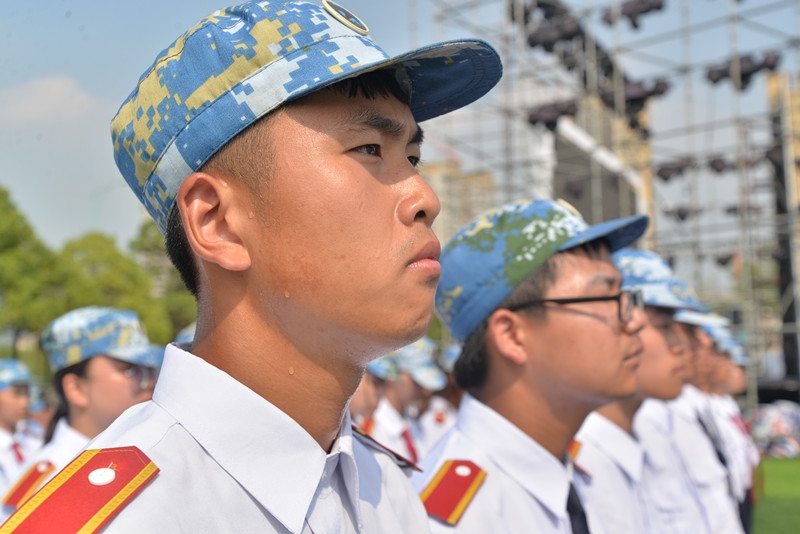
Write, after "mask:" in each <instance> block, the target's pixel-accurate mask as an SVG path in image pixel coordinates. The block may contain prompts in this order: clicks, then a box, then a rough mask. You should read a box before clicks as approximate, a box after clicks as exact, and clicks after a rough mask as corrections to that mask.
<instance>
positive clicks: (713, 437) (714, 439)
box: [697, 415, 728, 470]
mask: <svg viewBox="0 0 800 534" xmlns="http://www.w3.org/2000/svg"><path fill="white" fill-rule="evenodd" d="M697 422H698V423H700V428H702V429H703V432H705V434H706V436H708V439H709V441H711V445H712V446H713V447H714V452H715V453H717V459H718V460H719V463H721V464H722V467H725V468H726V470H727V467H728V459H727V458H726V457H725V453H724V452H723V451H722V444H721V443H720V441H719V435H717V433H716V432H711V429H709V428H708V425H706V423H705V422H704V421H703V418H702V417H700V416H699V415H698V416H697Z"/></svg>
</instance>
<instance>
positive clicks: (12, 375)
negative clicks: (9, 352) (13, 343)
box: [0, 358, 33, 391]
mask: <svg viewBox="0 0 800 534" xmlns="http://www.w3.org/2000/svg"><path fill="white" fill-rule="evenodd" d="M32 381H33V376H32V375H31V371H30V369H28V366H27V365H25V363H23V362H21V361H19V360H15V359H13V358H3V359H1V360H0V391H2V390H4V389H8V388H9V387H11V386H13V385H14V384H26V385H29V386H30V385H31V383H32Z"/></svg>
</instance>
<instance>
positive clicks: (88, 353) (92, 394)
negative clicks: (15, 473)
mask: <svg viewBox="0 0 800 534" xmlns="http://www.w3.org/2000/svg"><path fill="white" fill-rule="evenodd" d="M41 344H42V349H43V350H44V351H45V353H47V356H48V361H49V363H50V369H51V370H52V372H53V387H54V390H55V393H56V395H57V396H58V406H57V407H56V409H55V413H54V414H53V417H52V419H51V420H50V424H49V425H48V427H47V431H46V433H45V443H44V446H43V447H42V448H41V449H40V450H39V451H38V452H37V453H36V454H35V455H33V456H32V457H31V458H30V461H29V462H28V463H27V467H26V468H25V469H23V471H22V472H23V475H22V476H21V477H20V478H19V479H18V480H17V481H16V482H15V483H14V484H12V486H11V488H10V489H9V491H8V493H7V494H6V495H5V497H4V499H3V506H4V512H5V513H6V514H8V512H10V511H13V510H14V509H16V508H17V507H19V505H20V504H22V502H23V501H24V500H26V498H27V497H28V496H30V495H31V494H33V492H34V491H36V490H37V489H38V488H39V487H41V486H42V485H43V484H44V483H45V482H46V481H47V480H49V479H50V478H52V477H53V476H55V475H56V474H57V473H58V472H59V471H60V470H61V469H62V468H64V467H65V466H66V465H67V464H68V463H69V462H70V460H72V458H73V457H75V455H77V454H78V453H79V452H80V451H81V449H83V447H84V446H86V444H87V443H88V442H89V441H90V440H91V439H92V438H94V437H95V436H97V435H98V434H99V433H100V432H102V431H103V430H105V429H106V428H107V427H108V426H109V425H110V424H111V423H112V422H113V421H114V420H115V419H116V418H117V417H119V416H120V415H121V414H122V412H124V411H125V410H126V409H128V408H129V407H131V406H133V405H134V404H137V403H140V402H144V401H147V400H150V398H151V397H152V396H153V387H154V386H155V381H156V374H157V373H158V368H159V367H160V365H161V360H162V358H163V356H164V347H163V346H162V345H154V344H151V343H150V341H149V340H148V338H147V336H146V334H145V332H144V328H143V326H142V324H141V323H140V321H139V317H138V316H137V315H136V313H135V312H132V311H129V310H120V309H114V308H106V307H97V306H89V307H85V308H79V309H76V310H72V311H70V312H68V313H66V314H64V315H62V316H61V317H59V318H57V319H55V320H54V321H52V322H51V323H50V324H49V325H48V326H47V328H46V329H45V331H44V333H43V334H42V340H41Z"/></svg>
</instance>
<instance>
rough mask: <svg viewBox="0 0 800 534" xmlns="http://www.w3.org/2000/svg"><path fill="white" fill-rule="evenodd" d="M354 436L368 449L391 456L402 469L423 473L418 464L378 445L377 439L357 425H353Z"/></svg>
mask: <svg viewBox="0 0 800 534" xmlns="http://www.w3.org/2000/svg"><path fill="white" fill-rule="evenodd" d="M353 435H354V436H356V437H357V438H359V441H361V443H363V444H364V445H366V446H367V447H370V448H372V449H375V450H377V451H381V452H383V453H386V454H388V455H389V456H391V457H392V458H393V459H394V461H395V463H396V464H397V465H399V466H400V467H402V468H410V469H413V470H414V471H420V472H421V471H422V469H420V468H419V467H417V464H415V463H414V462H412V461H411V460H409V459H408V458H406V457H404V456H402V455H400V454H398V453H396V452H394V451H393V450H392V449H390V448H388V447H386V446H385V445H382V444H381V443H378V442H377V441H375V438H373V437H372V436H370V435H369V434H367V433H366V432H365V431H364V430H363V429H361V428H359V427H357V426H356V425H353Z"/></svg>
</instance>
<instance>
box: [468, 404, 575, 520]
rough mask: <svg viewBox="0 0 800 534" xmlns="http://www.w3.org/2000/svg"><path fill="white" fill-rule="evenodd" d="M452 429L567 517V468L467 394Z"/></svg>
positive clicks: (551, 507) (528, 489) (558, 512)
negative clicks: (458, 431)
mask: <svg viewBox="0 0 800 534" xmlns="http://www.w3.org/2000/svg"><path fill="white" fill-rule="evenodd" d="M456 426H457V427H458V428H459V430H460V432H461V433H463V434H464V435H465V436H467V437H468V438H469V439H470V440H471V441H473V442H474V443H475V444H476V445H478V446H479V447H480V448H481V449H482V450H484V451H485V452H486V453H487V454H488V456H489V457H490V458H491V459H492V461H493V462H494V463H495V464H497V466H498V467H499V468H500V469H501V470H502V471H503V472H504V473H505V474H506V475H507V476H508V477H510V478H512V479H513V480H514V481H515V482H516V483H517V484H519V486H520V487H522V488H523V489H524V490H525V491H527V492H528V493H529V494H530V495H531V496H532V497H534V498H535V499H536V500H537V501H539V502H540V503H541V504H542V506H544V507H545V508H547V510H548V511H549V512H550V513H551V514H553V515H554V516H556V517H558V518H560V519H561V520H566V517H567V512H566V510H567V497H568V496H569V484H570V479H571V476H572V474H571V469H569V467H568V465H565V464H563V463H562V462H561V461H560V460H559V459H558V458H556V457H555V456H553V455H552V454H550V453H549V452H548V451H547V450H546V449H545V448H544V447H542V446H541V445H539V443H537V442H536V441H535V440H534V439H532V438H531V437H530V436H528V435H527V434H525V433H524V432H522V431H521V430H520V429H519V428H517V427H516V426H515V425H514V424H513V423H511V422H510V421H508V420H507V419H506V418H504V417H503V416H502V415H500V414H499V413H497V412H495V411H494V410H492V409H491V408H489V407H488V406H486V405H485V404H483V403H482V402H480V401H478V400H477V399H475V398H474V397H472V396H471V395H470V394H468V393H466V394H464V398H463V399H462V400H461V404H460V405H459V408H458V420H457V421H456Z"/></svg>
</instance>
